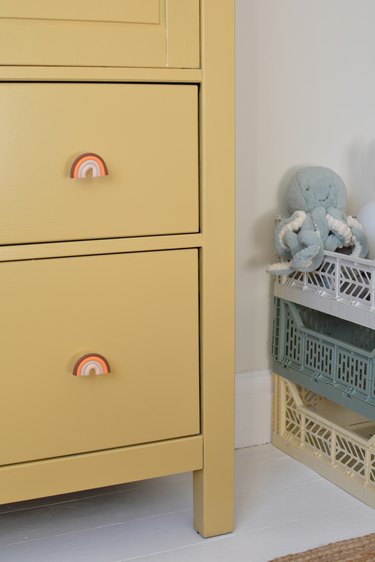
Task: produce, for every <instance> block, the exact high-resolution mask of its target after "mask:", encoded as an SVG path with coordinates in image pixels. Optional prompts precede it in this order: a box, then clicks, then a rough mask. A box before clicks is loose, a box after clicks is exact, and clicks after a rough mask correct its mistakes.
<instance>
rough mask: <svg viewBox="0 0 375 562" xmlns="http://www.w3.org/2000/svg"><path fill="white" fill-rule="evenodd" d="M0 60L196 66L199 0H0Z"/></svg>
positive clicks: (79, 63)
mask: <svg viewBox="0 0 375 562" xmlns="http://www.w3.org/2000/svg"><path fill="white" fill-rule="evenodd" d="M0 53H1V54H0V64H2V65H3V64H14V65H64V66H138V67H142V66H143V67H145V66H146V67H166V66H168V67H181V68H195V67H198V66H199V0H183V1H181V0H168V2H167V0H126V1H124V0H105V2H103V0H64V2H51V0H17V1H16V2H15V1H14V0H1V2H0Z"/></svg>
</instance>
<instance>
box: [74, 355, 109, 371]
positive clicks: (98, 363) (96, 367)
mask: <svg viewBox="0 0 375 562" xmlns="http://www.w3.org/2000/svg"><path fill="white" fill-rule="evenodd" d="M110 372H111V368H110V366H109V363H108V361H107V359H106V358H105V357H103V355H99V353H87V354H86V355H82V357H80V358H79V359H78V361H77V362H76V364H75V365H74V368H73V375H74V376H75V377H87V376H88V375H91V373H94V374H95V375H108V373H110Z"/></svg>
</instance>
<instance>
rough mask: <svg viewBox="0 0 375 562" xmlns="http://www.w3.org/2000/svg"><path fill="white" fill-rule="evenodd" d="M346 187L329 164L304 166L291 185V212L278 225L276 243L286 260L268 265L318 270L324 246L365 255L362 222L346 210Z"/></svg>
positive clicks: (281, 270) (276, 269) (279, 269)
mask: <svg viewBox="0 0 375 562" xmlns="http://www.w3.org/2000/svg"><path fill="white" fill-rule="evenodd" d="M345 207H346V188H345V184H344V182H343V181H342V179H341V178H340V177H339V176H338V175H337V174H336V173H335V172H334V171H333V170H330V169H329V168H325V167H322V166H312V167H307V168H302V169H300V170H299V171H298V172H297V173H296V174H295V175H294V176H293V177H292V179H291V181H290V183H289V186H288V208H289V211H290V213H291V215H290V216H289V217H288V218H285V219H282V220H281V221H280V222H279V223H278V224H277V226H276V230H275V235H274V246H275V251H276V254H277V255H278V256H279V257H280V258H281V260H282V261H279V262H276V263H275V264H273V265H271V266H270V267H269V268H268V271H269V273H271V274H273V275H287V274H289V273H291V272H292V271H303V272H304V271H306V272H309V271H314V270H315V269H317V268H318V267H319V266H320V265H321V263H322V261H323V258H324V250H329V251H331V252H335V251H336V250H338V249H340V248H344V247H345V248H351V253H352V255H353V256H356V257H365V256H366V254H367V250H368V243H367V239H366V236H365V233H364V230H363V228H362V226H361V225H360V223H359V222H358V221H357V220H356V219H355V218H353V217H351V216H349V215H346V214H345Z"/></svg>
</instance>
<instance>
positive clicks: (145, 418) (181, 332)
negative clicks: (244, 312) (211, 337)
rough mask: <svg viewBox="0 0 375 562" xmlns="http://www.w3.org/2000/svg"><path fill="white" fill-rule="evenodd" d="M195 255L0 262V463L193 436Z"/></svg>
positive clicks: (188, 252) (186, 252) (196, 381)
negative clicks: (87, 364)
mask: <svg viewBox="0 0 375 562" xmlns="http://www.w3.org/2000/svg"><path fill="white" fill-rule="evenodd" d="M197 253H198V252H197V250H176V251H164V252H144V253H134V254H118V255H104V256H94V257H80V258H64V259H55V260H37V261H34V262H13V263H1V264H0V294H1V301H2V306H1V309H2V314H1V324H2V329H1V334H2V338H1V346H2V350H3V366H2V374H1V397H2V400H1V408H0V427H1V430H0V432H1V447H0V464H8V463H14V462H22V461H27V460H32V459H38V458H50V457H58V456H63V455H69V454H74V453H80V452H85V451H86V452H87V451H97V450H103V449H108V448H113V447H121V446H125V445H130V444H135V443H144V442H151V441H158V440H164V439H170V438H174V437H179V436H186V435H193V434H196V433H198V432H199V366H198V361H199V359H198V355H199V353H198V346H199V344H198V271H197V269H198V263H197V260H198V256H197ZM93 353H94V354H100V355H101V356H103V357H105V359H106V361H107V362H108V365H109V368H110V372H109V374H104V373H105V372H106V369H103V370H102V371H100V370H99V371H98V372H102V373H103V374H94V372H95V369H93V370H90V369H86V374H87V372H89V374H88V375H87V376H83V375H84V374H85V372H84V370H83V369H80V370H79V369H78V371H77V365H78V366H79V365H82V362H81V363H80V362H79V359H80V358H81V357H82V356H85V355H86V354H93ZM73 372H75V374H76V376H75V375H74V374H73ZM77 375H80V376H77ZM9 428H12V433H11V434H10V433H9Z"/></svg>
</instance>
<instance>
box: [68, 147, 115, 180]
mask: <svg viewBox="0 0 375 562" xmlns="http://www.w3.org/2000/svg"><path fill="white" fill-rule="evenodd" d="M90 171H91V173H92V177H93V178H97V177H100V176H108V168H107V165H106V163H105V162H104V160H103V158H102V157H101V156H99V154H95V153H94V152H85V154H80V155H79V156H78V157H77V158H76V159H75V160H74V162H73V164H72V167H71V168H70V177H71V178H75V179H79V178H86V177H87V173H88V172H90Z"/></svg>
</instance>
